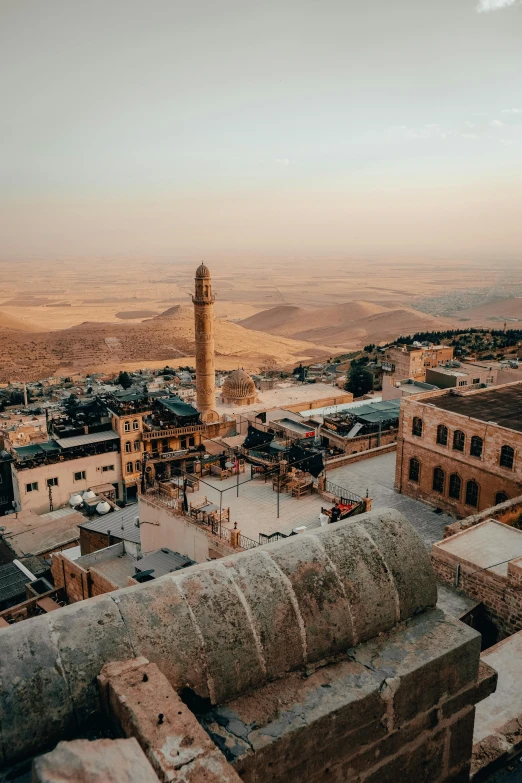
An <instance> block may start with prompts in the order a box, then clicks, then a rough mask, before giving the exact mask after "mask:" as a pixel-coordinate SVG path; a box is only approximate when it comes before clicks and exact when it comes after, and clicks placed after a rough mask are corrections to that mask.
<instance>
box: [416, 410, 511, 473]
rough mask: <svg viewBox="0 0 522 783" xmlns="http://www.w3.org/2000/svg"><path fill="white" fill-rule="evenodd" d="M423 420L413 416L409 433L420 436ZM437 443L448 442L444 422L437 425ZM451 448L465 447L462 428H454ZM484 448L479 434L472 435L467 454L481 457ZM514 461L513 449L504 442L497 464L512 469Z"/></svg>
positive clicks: (461, 450)
mask: <svg viewBox="0 0 522 783" xmlns="http://www.w3.org/2000/svg"><path fill="white" fill-rule="evenodd" d="M422 429H423V422H422V419H421V418H420V417H419V416H415V417H414V419H413V422H412V427H411V433H412V435H415V436H416V437H417V438H421V437H422ZM437 443H438V444H439V446H447V445H448V443H449V430H448V428H447V427H446V425H445V424H439V426H438V427H437ZM452 448H453V450H454V451H460V452H462V453H463V452H464V451H465V448H466V433H465V432H463V431H462V430H454V432H453V440H452ZM483 450H484V440H483V439H482V438H481V437H480V435H472V436H471V439H470V445H469V454H470V456H471V457H476V458H477V459H481V458H482V452H483ZM514 462H515V450H514V449H513V448H512V447H511V446H508V445H507V444H505V445H504V446H502V448H501V449H500V457H499V465H501V467H503V468H508V469H509V470H513V465H514Z"/></svg>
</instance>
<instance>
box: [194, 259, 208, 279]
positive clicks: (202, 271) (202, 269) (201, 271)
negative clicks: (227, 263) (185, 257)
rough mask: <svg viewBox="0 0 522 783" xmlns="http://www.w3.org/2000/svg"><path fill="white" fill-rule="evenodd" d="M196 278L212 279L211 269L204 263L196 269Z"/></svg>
mask: <svg viewBox="0 0 522 783" xmlns="http://www.w3.org/2000/svg"><path fill="white" fill-rule="evenodd" d="M196 277H210V271H209V268H208V266H205V264H204V263H203V262H201V264H200V265H199V266H198V268H197V269H196Z"/></svg>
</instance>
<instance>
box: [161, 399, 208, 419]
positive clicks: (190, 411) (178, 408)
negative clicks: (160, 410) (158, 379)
mask: <svg viewBox="0 0 522 783" xmlns="http://www.w3.org/2000/svg"><path fill="white" fill-rule="evenodd" d="M158 402H160V403H161V404H162V405H163V406H164V407H165V408H166V409H167V410H168V411H170V413H173V414H174V415H175V416H199V413H198V411H197V410H196V408H193V407H192V405H189V404H188V403H186V402H183V400H182V399H181V397H160V399H159V400H158Z"/></svg>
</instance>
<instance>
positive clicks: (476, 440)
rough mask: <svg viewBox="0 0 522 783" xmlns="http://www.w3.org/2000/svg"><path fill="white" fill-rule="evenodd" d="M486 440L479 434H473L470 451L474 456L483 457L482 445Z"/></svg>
mask: <svg viewBox="0 0 522 783" xmlns="http://www.w3.org/2000/svg"><path fill="white" fill-rule="evenodd" d="M483 444H484V441H483V440H482V438H481V437H479V436H478V435H473V437H472V438H471V445H470V447H469V453H470V454H471V456H472V457H478V458H479V459H480V457H482V446H483Z"/></svg>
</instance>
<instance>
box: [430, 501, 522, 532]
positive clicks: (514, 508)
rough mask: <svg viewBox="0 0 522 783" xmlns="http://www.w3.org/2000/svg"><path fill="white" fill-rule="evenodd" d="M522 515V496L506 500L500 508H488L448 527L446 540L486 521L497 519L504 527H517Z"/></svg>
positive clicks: (445, 529) (500, 504) (446, 528)
mask: <svg viewBox="0 0 522 783" xmlns="http://www.w3.org/2000/svg"><path fill="white" fill-rule="evenodd" d="M521 515H522V495H519V496H518V497H516V498H513V499H512V500H506V502H505V503H499V505H498V506H493V507H492V508H487V509H486V510H485V511H481V512H480V513H479V514H472V515H471V516H470V517H465V519H461V520H459V521H458V522H454V523H453V524H452V525H446V527H445V528H444V538H449V537H450V536H454V535H455V534H456V533H460V532H461V530H468V528H470V527H474V526H475V525H479V524H480V523H481V522H484V521H485V520H486V519H495V520H496V521H497V522H502V523H503V524H504V525H515V524H516V523H518V520H519V518H520V516H521Z"/></svg>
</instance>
